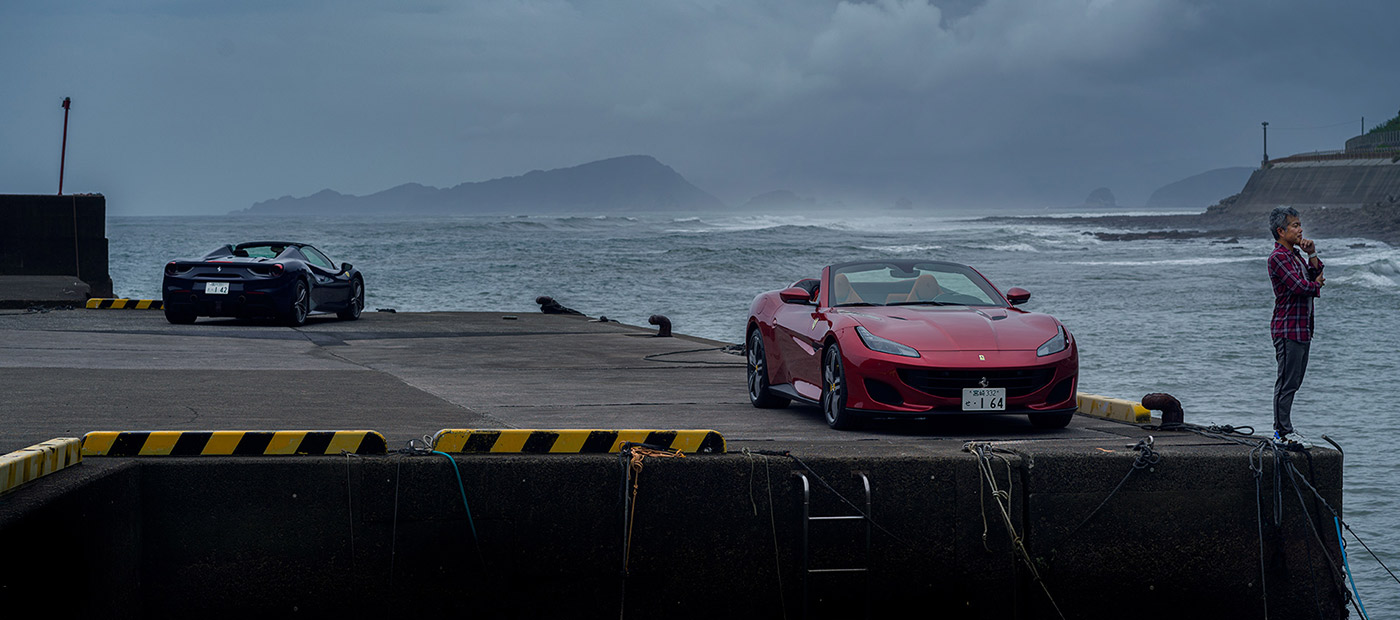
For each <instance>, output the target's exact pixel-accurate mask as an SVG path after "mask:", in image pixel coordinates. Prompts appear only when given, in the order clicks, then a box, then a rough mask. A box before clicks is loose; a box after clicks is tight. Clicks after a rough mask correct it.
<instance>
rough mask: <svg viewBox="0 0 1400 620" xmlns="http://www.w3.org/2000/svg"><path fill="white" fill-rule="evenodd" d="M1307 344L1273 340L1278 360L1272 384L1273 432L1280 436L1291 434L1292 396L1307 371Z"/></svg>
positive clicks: (1285, 339) (1284, 339)
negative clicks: (1276, 378)
mask: <svg viewBox="0 0 1400 620" xmlns="http://www.w3.org/2000/svg"><path fill="white" fill-rule="evenodd" d="M1311 345H1312V343H1309V342H1298V341H1297V340H1289V339H1287V338H1274V358H1275V359H1277V360H1278V380H1277V381H1275V382H1274V430H1276V431H1278V433H1279V434H1280V435H1286V434H1288V433H1291V432H1293V419H1292V414H1293V395H1294V394H1296V393H1297V392H1298V386H1300V385H1302V384H1303V373H1306V372H1307V371H1308V348H1309V347H1310V346H1311Z"/></svg>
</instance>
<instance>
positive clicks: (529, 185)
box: [239, 155, 725, 215]
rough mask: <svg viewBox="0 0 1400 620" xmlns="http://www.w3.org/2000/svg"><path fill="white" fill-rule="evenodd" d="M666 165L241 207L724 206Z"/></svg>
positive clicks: (645, 162) (605, 164)
mask: <svg viewBox="0 0 1400 620" xmlns="http://www.w3.org/2000/svg"><path fill="white" fill-rule="evenodd" d="M724 206H725V205H724V203H723V202H721V201H720V200H719V199H718V198H715V197H714V196H712V195H710V194H708V193H706V192H705V191H704V190H701V189H700V188H698V187H695V186H694V185H691V183H690V182H689V181H687V180H686V179H685V177H682V176H681V175H680V174H679V173H677V172H676V171H675V170H672V169H671V168H670V167H669V166H667V165H665V164H662V163H661V162H659V161H657V160H656V159H655V158H653V157H649V156H646V155H630V156H626V157H616V158H613V159H605V160H601V161H595V162H591V163H587V164H583V165H580V166H574V167H572V168H560V169H556V170H548V171H543V170H535V171H532V172H529V173H526V174H523V175H521V176H516V177H506V178H500V179H492V180H490V181H481V182H477V183H462V184H461V185H457V186H454V187H450V188H446V189H439V188H436V187H429V186H426V185H419V184H417V183H408V184H404V185H399V186H397V187H393V188H390V189H387V190H384V191H382V192H378V193H374V194H369V195H367V196H351V195H346V194H341V193H339V192H335V191H332V190H329V189H327V190H323V191H321V192H318V193H316V194H313V195H311V196H306V197H304V198H293V197H291V196H284V197H282V198H277V199H274V200H267V201H263V202H259V203H257V204H255V205H253V206H252V207H250V208H249V209H246V210H244V211H240V212H239V213H247V214H252V215H312V214H363V215H374V214H430V215H453V214H459V215H474V214H529V213H587V214H600V213H627V212H652V211H660V212H669V211H680V210H713V209H722V208H724Z"/></svg>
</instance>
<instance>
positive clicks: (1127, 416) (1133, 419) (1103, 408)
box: [1075, 392, 1152, 424]
mask: <svg viewBox="0 0 1400 620" xmlns="http://www.w3.org/2000/svg"><path fill="white" fill-rule="evenodd" d="M1075 396H1076V397H1077V398H1078V401H1079V413H1083V414H1085V415H1091V416H1095V417H1100V418H1107V419H1109V420H1116V421H1118V422H1127V423H1129V424H1151V423H1152V412H1151V411H1149V410H1148V409H1147V408H1146V407H1143V406H1142V403H1140V402H1137V401H1132V400H1127V399H1125V398H1109V397H1107V396H1099V395H1098V394H1085V393H1084V392H1080V393H1078V394H1076V395H1075Z"/></svg>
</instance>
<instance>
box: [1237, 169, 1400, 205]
mask: <svg viewBox="0 0 1400 620" xmlns="http://www.w3.org/2000/svg"><path fill="white" fill-rule="evenodd" d="M1391 159H1392V158H1390V157H1384V158H1365V159H1363V158H1360V157H1357V158H1354V159H1343V160H1336V161H1298V162H1291V161H1287V160H1286V159H1285V160H1278V161H1277V162H1275V163H1270V165H1269V166H1267V167H1264V168H1261V169H1259V170H1256V171H1254V174H1252V175H1250V177H1249V181H1248V182H1247V183H1245V186H1244V189H1243V190H1241V192H1240V197H1239V199H1238V201H1237V202H1236V203H1235V205H1234V206H1233V207H1232V208H1231V210H1232V211H1234V212H1237V213H1253V212H1266V211H1268V210H1269V209H1272V208H1274V207H1277V206H1279V205H1292V206H1295V207H1318V206H1326V207H1343V208H1344V207H1360V206H1375V205H1380V206H1393V207H1395V208H1396V209H1397V212H1400V162H1393V161H1391Z"/></svg>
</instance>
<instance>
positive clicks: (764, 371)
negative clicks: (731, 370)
mask: <svg viewBox="0 0 1400 620" xmlns="http://www.w3.org/2000/svg"><path fill="white" fill-rule="evenodd" d="M748 349H749V350H748V364H746V366H748V373H749V402H750V403H751V404H753V406H755V407H759V408H761V409H776V408H781V407H786V406H787V405H788V403H790V402H792V401H790V400H788V399H786V398H783V397H781V396H775V395H774V394H773V393H772V392H771V391H769V389H768V388H769V387H770V384H769V383H768V359H767V357H766V356H765V355H764V354H763V334H761V333H759V331H758V330H757V329H755V330H753V332H752V333H751V334H749V347H748Z"/></svg>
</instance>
